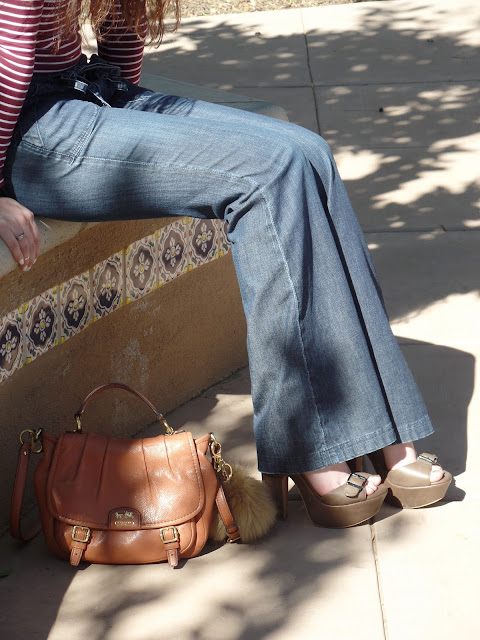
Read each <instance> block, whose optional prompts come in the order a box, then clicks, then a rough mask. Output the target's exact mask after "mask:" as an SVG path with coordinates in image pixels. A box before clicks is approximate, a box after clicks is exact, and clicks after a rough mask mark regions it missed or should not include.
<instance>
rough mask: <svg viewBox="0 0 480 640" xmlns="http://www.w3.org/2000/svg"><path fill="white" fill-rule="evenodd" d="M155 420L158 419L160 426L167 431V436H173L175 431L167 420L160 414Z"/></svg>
mask: <svg viewBox="0 0 480 640" xmlns="http://www.w3.org/2000/svg"><path fill="white" fill-rule="evenodd" d="M157 420H158V421H159V423H160V424H161V425H162V427H164V428H165V430H166V432H167V436H173V434H174V433H175V431H174V430H173V429H172V427H171V426H170V425H169V424H168V422H167V421H166V420H165V418H164V417H163V416H162V415H160V416H158V418H157Z"/></svg>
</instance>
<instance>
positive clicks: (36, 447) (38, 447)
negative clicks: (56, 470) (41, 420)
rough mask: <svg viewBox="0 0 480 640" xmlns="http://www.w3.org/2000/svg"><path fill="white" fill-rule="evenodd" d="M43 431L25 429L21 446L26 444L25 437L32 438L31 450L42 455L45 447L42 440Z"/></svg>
mask: <svg viewBox="0 0 480 640" xmlns="http://www.w3.org/2000/svg"><path fill="white" fill-rule="evenodd" d="M41 433H42V429H24V430H23V431H22V432H21V434H20V444H22V445H23V444H25V440H24V435H25V434H28V437H29V438H30V450H31V452H32V453H42V451H43V446H42V441H41V440H40V435H41Z"/></svg>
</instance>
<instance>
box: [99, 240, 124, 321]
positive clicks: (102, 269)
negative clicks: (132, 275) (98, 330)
mask: <svg viewBox="0 0 480 640" xmlns="http://www.w3.org/2000/svg"><path fill="white" fill-rule="evenodd" d="M123 273H124V270H123V252H121V251H120V252H119V253H116V254H115V255H113V256H112V257H111V258H108V259H107V260H104V261H103V262H99V263H98V264H96V265H95V266H94V267H93V282H92V297H93V320H94V322H95V321H96V320H98V319H99V318H104V317H105V316H108V315H109V314H110V313H112V311H116V310H117V309H118V307H120V306H121V304H122V302H123V292H124V286H123Z"/></svg>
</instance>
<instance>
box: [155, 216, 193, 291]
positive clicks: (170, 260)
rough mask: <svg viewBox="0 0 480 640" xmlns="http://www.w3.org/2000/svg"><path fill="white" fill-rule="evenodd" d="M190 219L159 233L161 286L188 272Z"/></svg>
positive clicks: (185, 219)
mask: <svg viewBox="0 0 480 640" xmlns="http://www.w3.org/2000/svg"><path fill="white" fill-rule="evenodd" d="M187 225H188V219H187V218H181V219H180V220H176V221H175V222H172V224H169V225H167V226H166V227H163V228H162V229H160V230H159V231H157V250H158V264H159V272H158V276H159V284H165V283H166V282H170V281H171V280H173V279H174V278H176V277H177V276H180V275H182V274H183V273H185V272H186V271H187V270H188V232H187Z"/></svg>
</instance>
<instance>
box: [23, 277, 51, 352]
mask: <svg viewBox="0 0 480 640" xmlns="http://www.w3.org/2000/svg"><path fill="white" fill-rule="evenodd" d="M57 294H58V288H57V287H53V289H49V290H48V291H45V292H44V293H42V294H40V295H38V296H35V298H32V299H31V300H30V301H29V302H26V303H25V304H24V305H23V325H24V327H25V342H24V348H25V356H24V360H25V362H26V363H29V362H32V360H35V358H37V357H38V356H39V355H41V354H42V353H45V351H48V350H49V349H51V348H52V347H54V346H55V345H56V344H58V321H57V309H58V299H57Z"/></svg>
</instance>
